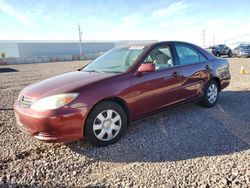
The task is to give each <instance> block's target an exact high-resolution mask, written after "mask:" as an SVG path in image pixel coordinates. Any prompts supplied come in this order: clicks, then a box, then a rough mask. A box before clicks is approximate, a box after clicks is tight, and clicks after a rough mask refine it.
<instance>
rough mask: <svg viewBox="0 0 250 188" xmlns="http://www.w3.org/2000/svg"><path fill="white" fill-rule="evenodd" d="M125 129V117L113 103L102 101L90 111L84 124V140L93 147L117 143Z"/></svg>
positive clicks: (120, 109)
mask: <svg viewBox="0 0 250 188" xmlns="http://www.w3.org/2000/svg"><path fill="white" fill-rule="evenodd" d="M126 127H127V116H126V113H125V112H124V110H123V108H122V107H121V106H120V105H118V104H117V103H115V102H112V101H104V102H101V103H99V104H97V105H96V106H95V107H94V108H93V110H91V112H90V114H89V116H88V118H87V120H86V123H85V127H84V128H85V129H84V130H85V139H86V141H87V142H89V143H91V144H93V145H95V146H107V145H109V144H113V143H115V142H117V141H118V140H119V139H120V138H121V137H122V135H123V134H124V132H125V130H126Z"/></svg>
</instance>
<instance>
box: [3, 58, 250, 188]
mask: <svg viewBox="0 0 250 188" xmlns="http://www.w3.org/2000/svg"><path fill="white" fill-rule="evenodd" d="M229 61H230V69H231V73H232V81H231V85H230V86H229V87H228V88H226V90H224V91H223V92H222V93H221V94H220V99H219V102H218V104H217V105H216V106H215V107H213V108H209V109H206V108H203V107H200V106H199V105H197V104H188V105H185V106H182V107H178V108H175V109H171V110H167V111H164V112H162V113H158V114H156V115H153V116H150V117H148V118H146V119H142V120H140V121H137V122H134V123H132V124H131V125H130V127H129V129H128V131H127V133H126V134H125V136H124V137H123V138H122V139H121V140H120V141H119V142H118V143H117V144H114V145H111V146H108V147H105V148H96V147H93V146H90V145H88V144H87V143H85V142H84V141H78V142H74V143H66V144H46V143H42V142H40V141H37V140H35V139H33V138H30V137H28V136H26V135H24V134H23V133H22V132H20V131H19V130H18V128H17V126H16V122H15V118H14V112H13V103H14V100H15V99H16V98H17V96H18V93H19V92H20V91H21V89H22V88H24V87H25V86H27V85H28V84H31V83H34V82H37V81H39V80H42V79H45V78H48V77H51V76H54V75H57V74H61V73H63V72H68V71H71V70H75V69H77V68H79V67H81V65H82V64H84V63H85V62H61V63H44V64H35V65H34V64H32V65H11V66H0V70H2V71H3V68H11V69H14V70H17V72H5V73H0V151H1V152H0V187H16V186H20V187H21V186H24V187H25V186H27V187H93V186H96V187H206V188H207V187H250V74H246V75H240V74H239V70H240V66H241V65H242V64H243V65H244V66H245V68H246V70H247V71H248V72H249V73H250V59H234V58H232V59H229Z"/></svg>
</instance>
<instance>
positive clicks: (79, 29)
mask: <svg viewBox="0 0 250 188" xmlns="http://www.w3.org/2000/svg"><path fill="white" fill-rule="evenodd" d="M78 32H79V47H80V56H81V55H82V30H81V26H80V25H78Z"/></svg>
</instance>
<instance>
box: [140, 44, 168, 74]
mask: <svg viewBox="0 0 250 188" xmlns="http://www.w3.org/2000/svg"><path fill="white" fill-rule="evenodd" d="M144 63H153V64H155V69H156V70H160V69H164V68H168V67H173V59H172V55H171V51H170V48H169V46H164V47H157V48H154V49H153V50H152V51H151V52H150V53H149V55H148V56H147V58H146V59H145V61H144Z"/></svg>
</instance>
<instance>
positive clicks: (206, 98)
mask: <svg viewBox="0 0 250 188" xmlns="http://www.w3.org/2000/svg"><path fill="white" fill-rule="evenodd" d="M218 97H219V87H218V83H217V82H216V81H215V80H210V81H209V82H208V83H207V85H206V87H205V89H204V95H203V97H202V101H201V104H202V105H203V106H205V107H212V106H214V105H215V104H216V102H217V100H218Z"/></svg>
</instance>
